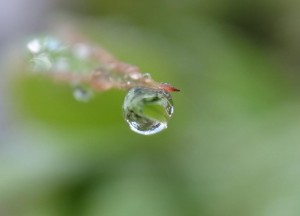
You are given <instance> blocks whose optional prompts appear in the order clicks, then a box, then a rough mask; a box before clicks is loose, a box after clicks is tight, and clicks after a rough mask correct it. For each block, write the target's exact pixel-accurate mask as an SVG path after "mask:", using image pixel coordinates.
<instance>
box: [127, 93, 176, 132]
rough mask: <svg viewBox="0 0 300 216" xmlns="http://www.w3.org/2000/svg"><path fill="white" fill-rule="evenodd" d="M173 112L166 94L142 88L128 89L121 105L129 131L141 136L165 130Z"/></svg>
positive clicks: (169, 98) (168, 95) (170, 101)
mask: <svg viewBox="0 0 300 216" xmlns="http://www.w3.org/2000/svg"><path fill="white" fill-rule="evenodd" d="M173 110H174V108H173V102H172V98H171V95H170V94H169V93H168V92H165V91H163V90H159V89H151V88H143V87H136V88H132V89H130V90H129V92H128V94H127V95H126V97H125V100H124V104H123V111H124V117H125V120H126V121H127V123H128V124H129V126H130V128H131V130H133V131H134V132H136V133H139V134H143V135H151V134H155V133H158V132H160V131H162V130H164V129H166V128H167V124H168V121H169V119H170V118H171V116H172V114H173Z"/></svg>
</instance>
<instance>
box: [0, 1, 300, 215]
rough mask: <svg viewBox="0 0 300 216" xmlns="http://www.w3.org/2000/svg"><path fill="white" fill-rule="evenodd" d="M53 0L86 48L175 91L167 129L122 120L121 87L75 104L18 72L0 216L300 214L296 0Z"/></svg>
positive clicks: (61, 90) (54, 86)
mask: <svg viewBox="0 0 300 216" xmlns="http://www.w3.org/2000/svg"><path fill="white" fill-rule="evenodd" d="M61 4H62V6H61V7H62V8H65V9H61V11H60V12H59V14H60V17H63V18H64V19H65V20H67V21H71V22H74V23H75V24H76V25H78V26H80V29H81V31H82V33H84V34H86V35H87V37H88V38H89V39H90V40H91V41H93V42H96V43H99V44H101V45H102V46H103V47H105V48H106V49H107V50H109V51H110V52H111V53H113V54H114V55H116V56H117V57H118V58H119V59H121V60H123V61H125V62H128V63H132V64H134V65H137V66H139V67H140V68H141V69H142V71H144V72H149V73H151V74H152V77H153V78H154V79H155V80H158V81H162V82H168V83H171V84H173V85H174V86H175V87H177V88H179V89H181V92H179V93H174V94H172V96H173V100H174V104H175V113H174V116H173V118H172V119H171V121H170V122H169V127H168V129H167V130H165V131H163V132H162V133H160V134H157V135H153V136H142V135H138V134H135V133H133V132H132V131H130V129H129V127H128V126H127V124H126V122H125V121H124V119H123V117H122V103H123V99H124V96H125V94H126V92H122V91H116V90H113V91H109V92H105V93H100V94H97V95H96V97H95V98H93V99H92V100H91V101H90V102H88V103H80V102H77V101H76V100H74V98H73V97H72V90H71V88H70V87H69V86H68V85H64V84H58V83H55V82H52V81H51V80H47V79H45V78H42V77H34V78H32V77H31V78H26V79H24V78H23V77H22V76H15V77H14V79H13V80H12V81H11V85H10V86H9V89H10V91H9V92H8V93H7V95H6V97H7V98H9V101H11V107H12V111H11V115H12V118H13V119H14V121H13V126H14V127H13V128H11V130H10V131H9V134H11V135H10V136H8V137H7V138H5V139H3V143H1V145H2V146H4V147H3V148H2V149H3V151H2V152H1V153H0V156H1V157H0V160H1V163H0V171H1V178H0V215H1V216H2V215H3V216H6V215H8V216H19V215H25V216H48V215H49V216H50V215H51V216H52V215H57V216H59V215H72V216H75V215H84V216H94V215H101V216H127V215H128V216H150V215H151V216H153V215H155V216H177V215H178V216H188V215H193V216H198V215H199V216H200V215H210V216H221V215H222V216H224V215H228V216H229V215H230V216H233V215H236V216H241V215H243V216H247V215H255V216H277V215H278V216H279V215H280V216H281V215H284V216H298V215H300V184H299V182H300V157H299V155H300V133H299V131H300V115H299V114H300V88H299V83H300V76H299V70H300V61H299V54H300V45H299V44H300V21H299V20H300V14H299V12H298V11H299V10H298V9H299V6H300V5H299V2H298V1H292V0H288V1H283V0H280V1H276V2H274V1H269V0H264V1H251V2H241V1H237V0H229V1H225V0H218V1H208V0H203V1H197V0H187V1H179V0H173V1H171V0H149V1H139V0H125V1H116V0H114V1H108V0H107V1H96V0H87V1H81V2H72V1H69V2H67V1H65V2H64V3H61ZM70 13H71V15H70Z"/></svg>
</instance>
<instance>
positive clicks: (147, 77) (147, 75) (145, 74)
mask: <svg viewBox="0 0 300 216" xmlns="http://www.w3.org/2000/svg"><path fill="white" fill-rule="evenodd" d="M143 78H144V79H145V80H148V79H151V74H149V73H144V74H143Z"/></svg>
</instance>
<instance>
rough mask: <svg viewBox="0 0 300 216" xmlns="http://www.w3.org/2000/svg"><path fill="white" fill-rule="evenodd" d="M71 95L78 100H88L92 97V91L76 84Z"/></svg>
mask: <svg viewBox="0 0 300 216" xmlns="http://www.w3.org/2000/svg"><path fill="white" fill-rule="evenodd" d="M73 96H74V98H75V99H76V100H78V101H80V102H88V101H89V100H90V99H91V98H92V96H93V92H92V91H91V90H90V89H89V88H86V87H84V86H81V85H78V86H75V87H74V90H73Z"/></svg>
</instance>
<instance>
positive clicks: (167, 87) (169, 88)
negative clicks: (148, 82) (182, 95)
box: [160, 84, 180, 92]
mask: <svg viewBox="0 0 300 216" xmlns="http://www.w3.org/2000/svg"><path fill="white" fill-rule="evenodd" d="M160 87H161V88H162V89H163V90H165V91H166V92H179V91H180V89H178V88H175V87H173V86H171V85H170V84H161V86H160Z"/></svg>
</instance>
